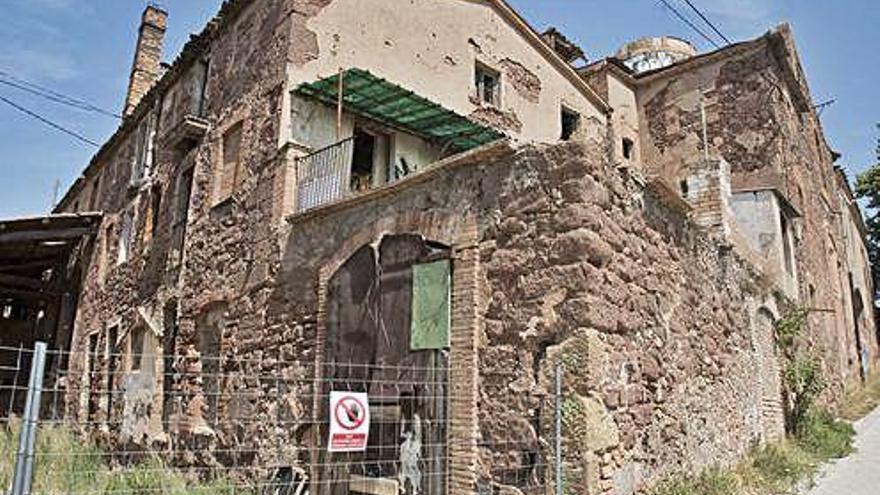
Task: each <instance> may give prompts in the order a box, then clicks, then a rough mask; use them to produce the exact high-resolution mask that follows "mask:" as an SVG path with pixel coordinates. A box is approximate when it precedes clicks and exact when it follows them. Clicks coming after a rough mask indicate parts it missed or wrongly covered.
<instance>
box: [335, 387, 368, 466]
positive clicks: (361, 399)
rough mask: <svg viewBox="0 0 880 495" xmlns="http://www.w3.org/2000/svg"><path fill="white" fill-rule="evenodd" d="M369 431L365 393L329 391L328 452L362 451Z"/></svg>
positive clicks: (365, 445) (365, 447)
mask: <svg viewBox="0 0 880 495" xmlns="http://www.w3.org/2000/svg"><path fill="white" fill-rule="evenodd" d="M369 433H370V403H369V401H368V400H367V394H363V393H354V392H330V446H329V448H328V450H329V451H330V452H363V451H365V450H367V436H368V435H369Z"/></svg>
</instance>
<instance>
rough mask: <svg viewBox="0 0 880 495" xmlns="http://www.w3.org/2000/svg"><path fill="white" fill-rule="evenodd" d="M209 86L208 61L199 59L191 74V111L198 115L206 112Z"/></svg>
mask: <svg viewBox="0 0 880 495" xmlns="http://www.w3.org/2000/svg"><path fill="white" fill-rule="evenodd" d="M207 88H208V61H207V60H204V59H203V60H199V61H198V62H196V63H195V65H194V67H193V71H192V75H191V76H190V85H189V91H190V95H189V98H190V104H191V106H190V113H191V114H192V115H196V116H199V117H201V116H203V115H204V114H205V95H206V94H207Z"/></svg>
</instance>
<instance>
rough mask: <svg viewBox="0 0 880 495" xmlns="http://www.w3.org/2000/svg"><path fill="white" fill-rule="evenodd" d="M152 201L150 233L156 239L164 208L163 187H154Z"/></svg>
mask: <svg viewBox="0 0 880 495" xmlns="http://www.w3.org/2000/svg"><path fill="white" fill-rule="evenodd" d="M150 199H151V200H152V201H151V203H150V212H151V213H152V215H151V217H150V221H151V222H152V223H151V224H150V229H151V232H150V233H151V234H152V235H153V237H155V236H156V233H157V232H158V231H159V218H160V211H161V208H162V187H161V186H160V185H158V184H157V185H155V186H153V188H152V190H151V197H150Z"/></svg>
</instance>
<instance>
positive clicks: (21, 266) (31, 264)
mask: <svg viewBox="0 0 880 495" xmlns="http://www.w3.org/2000/svg"><path fill="white" fill-rule="evenodd" d="M58 258H59V257H58V256H53V257H51V258H41V259H39V260H28V261H27V262H26V263H3V262H0V273H2V272H20V271H22V270H30V269H32V268H52V267H54V266H55V264H56V263H57V262H58Z"/></svg>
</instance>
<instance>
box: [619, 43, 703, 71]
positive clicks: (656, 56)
mask: <svg viewBox="0 0 880 495" xmlns="http://www.w3.org/2000/svg"><path fill="white" fill-rule="evenodd" d="M696 54H697V49H696V48H694V45H692V44H690V42H688V41H685V40H682V39H679V38H673V37H668V36H666V37H658V38H642V39H639V40H636V41H633V42H630V43H627V44H626V45H624V46H623V47H622V48H621V49H620V50H618V52H617V55H616V57H617V58H618V59H620V60H621V61H622V62H623V63H624V65H626V66H627V67H629V68H630V69H631V70H632V71H633V72H635V73H636V74H641V73H642V72H648V71H651V70H656V69H662V68H663V67H668V66H670V65H672V64H674V63H676V62H680V61H682V60H685V59H688V58H691V57H693V56H695V55H696Z"/></svg>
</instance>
